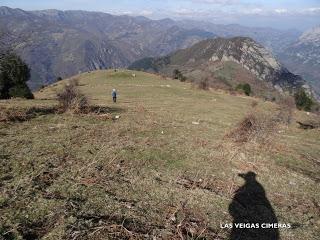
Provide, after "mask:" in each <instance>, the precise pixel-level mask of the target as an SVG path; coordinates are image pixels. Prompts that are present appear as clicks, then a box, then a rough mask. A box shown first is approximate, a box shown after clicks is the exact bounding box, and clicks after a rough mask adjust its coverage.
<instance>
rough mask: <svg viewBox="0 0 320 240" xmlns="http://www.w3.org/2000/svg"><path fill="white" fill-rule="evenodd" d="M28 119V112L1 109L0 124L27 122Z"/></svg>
mask: <svg viewBox="0 0 320 240" xmlns="http://www.w3.org/2000/svg"><path fill="white" fill-rule="evenodd" d="M27 119H28V116H27V114H26V111H23V110H21V109H0V122H14V121H25V120H27Z"/></svg>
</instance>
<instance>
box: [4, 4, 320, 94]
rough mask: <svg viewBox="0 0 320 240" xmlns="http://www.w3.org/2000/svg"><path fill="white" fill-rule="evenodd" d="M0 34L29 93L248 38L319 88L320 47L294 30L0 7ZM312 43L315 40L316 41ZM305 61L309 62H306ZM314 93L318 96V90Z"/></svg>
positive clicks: (98, 13)
mask: <svg viewBox="0 0 320 240" xmlns="http://www.w3.org/2000/svg"><path fill="white" fill-rule="evenodd" d="M312 32H313V31H312ZM0 34H1V37H0V39H1V42H4V43H5V44H6V45H7V46H10V48H12V49H14V50H15V51H16V52H17V53H18V54H19V55H20V56H21V57H22V58H23V59H24V60H25V61H26V62H27V64H28V65H29V66H30V67H31V81H30V86H31V88H33V89H37V88H39V87H40V86H41V85H46V84H49V83H52V82H54V81H56V79H57V78H58V77H62V78H65V77H69V76H72V75H74V74H77V73H79V72H86V71H92V70H96V69H107V68H123V67H128V66H129V65H130V64H132V63H133V62H135V61H137V60H139V59H143V58H146V57H159V56H166V55H168V54H170V53H172V52H174V51H176V50H178V49H185V48H188V47H191V46H193V45H194V44H196V43H198V42H200V41H202V40H205V39H214V38H217V37H228V38H230V37H235V36H244V37H250V38H252V39H253V40H255V41H256V42H257V43H259V44H261V45H263V46H264V47H265V48H266V49H267V50H268V51H272V52H273V54H274V55H275V56H276V57H278V58H279V59H280V61H281V63H284V66H285V67H287V68H288V69H289V70H290V71H292V72H293V73H295V74H301V75H302V77H303V78H305V79H306V80H308V81H309V82H310V83H311V84H312V85H314V86H318V85H320V80H319V70H318V69H317V67H316V66H317V63H318V62H317V56H319V54H318V55H316V54H313V53H315V51H314V49H317V50H319V45H317V44H314V42H313V40H311V42H310V41H309V40H308V41H309V42H308V43H306V39H310V38H308V37H306V36H308V35H309V34H310V33H304V34H303V35H301V34H302V33H301V32H299V31H297V30H286V31H283V30H277V29H272V28H250V27H245V26H240V25H235V24H233V25H218V24H213V23H207V22H199V21H191V20H183V21H182V20H181V21H174V20H171V19H162V20H151V19H148V18H145V17H133V16H125V15H124V16H114V15H111V14H107V13H100V12H86V11H59V10H42V11H24V10H21V9H12V8H8V7H0ZM311 35H312V33H311ZM316 38H317V39H319V38H318V35H316ZM301 46H302V47H301ZM289 53H290V54H289ZM297 54H300V55H301V56H304V57H303V58H301V61H300V60H299V61H298V60H297V59H296V55H297ZM305 58H308V59H310V60H308V61H307V62H306V61H305ZM301 62H303V64H301ZM297 66H299V67H297ZM316 90H319V92H320V87H319V88H317V87H316Z"/></svg>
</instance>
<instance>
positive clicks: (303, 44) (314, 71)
mask: <svg viewBox="0 0 320 240" xmlns="http://www.w3.org/2000/svg"><path fill="white" fill-rule="evenodd" d="M279 58H280V60H281V61H282V62H283V63H284V64H285V65H286V66H287V67H288V68H290V69H292V71H293V72H295V73H296V74H299V75H301V76H303V77H304V78H305V79H306V80H308V82H310V84H312V86H313V87H314V89H315V91H317V92H318V93H319V92H320V26H318V27H315V28H313V29H311V30H308V31H306V32H305V33H303V34H302V35H301V37H300V38H299V39H298V40H297V41H295V42H294V43H292V44H291V45H289V46H288V47H287V48H286V49H284V51H283V52H281V53H280V54H279Z"/></svg>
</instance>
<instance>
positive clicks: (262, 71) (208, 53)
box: [129, 37, 310, 99]
mask: <svg viewBox="0 0 320 240" xmlns="http://www.w3.org/2000/svg"><path fill="white" fill-rule="evenodd" d="M129 68H130V69H134V70H144V71H149V72H158V73H162V74H164V75H168V76H173V75H174V73H175V72H177V71H179V72H181V73H182V74H183V76H184V77H186V78H187V79H188V80H190V81H192V82H195V83H197V84H199V83H201V82H203V81H206V82H207V84H209V85H210V86H211V87H218V88H224V89H228V90H232V89H236V87H237V86H238V85H239V84H245V83H249V84H250V85H251V86H253V90H254V91H253V92H254V93H255V94H256V95H259V96H263V97H265V98H266V99H271V98H275V96H276V92H280V93H281V92H288V93H291V94H292V93H294V92H296V91H297V90H298V89H300V88H304V89H306V90H307V91H309V92H310V87H309V86H308V84H306V82H305V81H304V80H303V79H302V78H301V77H300V76H298V75H295V74H293V73H291V72H290V71H288V70H287V69H286V68H285V67H284V66H283V65H282V64H280V63H279V62H278V61H277V59H276V58H275V57H274V56H273V54H272V53H271V52H270V51H268V50H267V49H266V48H264V47H263V46H262V45H261V44H259V43H257V42H256V41H254V40H253V39H251V38H248V37H234V38H220V37H219V38H215V39H208V40H203V41H201V42H199V43H197V44H195V45H193V46H192V47H190V48H187V49H183V50H178V51H176V52H174V53H172V54H169V55H168V56H165V57H160V58H146V59H142V60H139V61H136V62H135V63H133V64H132V65H131V66H130V67H129ZM182 79H183V78H182ZM183 80H184V79H183Z"/></svg>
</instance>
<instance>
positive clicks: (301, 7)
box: [0, 0, 320, 30]
mask: <svg viewBox="0 0 320 240" xmlns="http://www.w3.org/2000/svg"><path fill="white" fill-rule="evenodd" d="M0 5H1V6H8V7H12V8H21V9H24V10H43V9H59V10H87V11H100V12H106V13H111V14H116V15H124V14H125V15H134V16H145V17H148V18H151V19H161V18H172V19H193V20H201V21H208V22H213V23H218V24H241V25H246V26H256V27H273V28H280V29H299V30H306V29H308V28H312V27H314V26H316V25H320V0H266V1H261V0H55V1H52V0H0Z"/></svg>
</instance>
